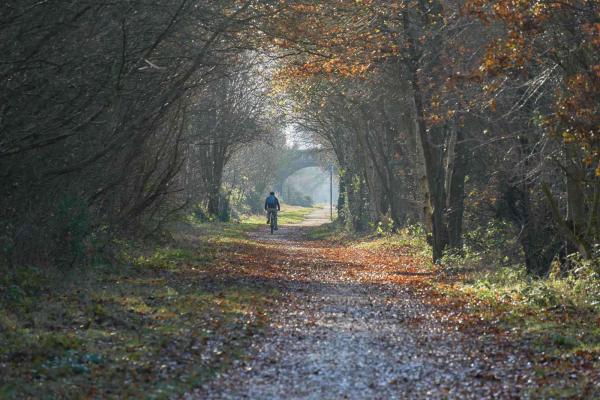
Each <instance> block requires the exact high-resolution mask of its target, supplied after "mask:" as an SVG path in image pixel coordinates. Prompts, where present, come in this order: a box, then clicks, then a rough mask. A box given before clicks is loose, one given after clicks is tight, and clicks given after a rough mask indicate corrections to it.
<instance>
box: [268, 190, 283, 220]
mask: <svg viewBox="0 0 600 400" xmlns="http://www.w3.org/2000/svg"><path fill="white" fill-rule="evenodd" d="M280 210H281V206H280V205H279V199H277V197H275V192H271V193H270V194H269V196H268V197H267V198H266V200H265V211H266V212H267V225H269V224H270V223H271V217H273V218H275V224H277V211H280ZM275 229H277V225H275Z"/></svg>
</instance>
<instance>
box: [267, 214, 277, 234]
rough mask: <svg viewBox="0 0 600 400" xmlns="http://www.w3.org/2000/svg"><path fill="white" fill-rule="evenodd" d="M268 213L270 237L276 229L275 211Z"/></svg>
mask: <svg viewBox="0 0 600 400" xmlns="http://www.w3.org/2000/svg"><path fill="white" fill-rule="evenodd" d="M267 212H268V213H269V227H270V228H271V235H272V234H273V232H274V231H276V230H277V229H278V227H277V210H268V211H267Z"/></svg>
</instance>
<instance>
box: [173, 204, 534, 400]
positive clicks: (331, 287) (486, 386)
mask: <svg viewBox="0 0 600 400" xmlns="http://www.w3.org/2000/svg"><path fill="white" fill-rule="evenodd" d="M326 211H327V210H320V211H318V212H315V213H314V214H313V215H312V216H311V217H310V218H308V219H307V221H305V222H304V223H303V224H301V225H297V226H285V227H281V229H280V231H279V232H278V234H276V235H273V237H271V235H268V234H267V231H266V229H265V231H264V232H262V231H261V232H256V233H254V234H253V235H252V237H253V239H255V240H256V242H257V246H258V247H259V249H257V250H256V251H255V252H253V253H252V254H246V255H245V257H249V258H256V257H259V258H260V257H262V258H263V260H262V262H263V263H264V265H265V268H264V270H261V271H256V270H254V269H251V268H248V269H247V270H244V273H246V274H248V275H251V276H253V277H257V276H259V275H260V277H261V279H265V280H268V282H270V283H269V284H273V285H274V286H276V287H277V288H278V290H279V291H280V292H281V293H282V296H281V301H280V303H279V304H278V305H277V310H276V311H275V315H273V316H272V319H271V323H270V326H269V328H268V330H267V334H266V335H264V336H263V337H260V338H258V339H257V341H256V342H255V343H254V345H253V347H252V350H251V352H250V354H249V355H248V357H246V358H245V359H244V360H241V361H239V362H237V363H236V364H235V365H234V366H233V367H232V368H230V369H229V370H228V371H225V372H224V373H222V374H220V375H218V376H217V377H216V379H214V380H213V381H212V382H211V383H210V384H208V385H206V386H204V387H201V388H199V389H197V390H196V391H195V392H193V393H189V394H188V395H186V396H185V398H187V399H405V398H418V399H420V398H423V399H425V398H427V399H431V398H440V399H441V398H456V399H465V398H473V399H480V398H521V397H523V392H522V390H523V387H524V386H526V385H527V381H528V379H529V378H528V376H527V375H529V373H528V369H527V366H526V365H527V361H526V360H525V358H524V357H523V356H519V355H517V354H511V353H510V352H507V351H506V350H505V349H502V348H499V347H498V345H497V344H496V343H495V342H491V341H486V340H483V339H482V340H472V338H469V337H465V336H464V335H463V334H462V333H460V332H458V331H450V330H448V328H447V326H443V325H442V323H441V322H440V321H439V320H438V318H437V317H436V316H435V315H436V313H435V312H432V310H431V309H430V306H427V305H425V304H424V302H423V301H421V300H420V299H419V296H418V295H416V294H415V291H414V288H413V287H411V286H410V285H399V284H397V283H391V282H389V280H388V279H387V277H392V276H396V275H398V274H406V275H411V274H418V272H414V271H413V270H411V269H408V268H406V267H405V266H404V265H402V260H401V259H398V260H392V262H388V261H389V260H378V261H377V263H375V264H374V263H373V262H372V261H366V260H367V259H366V258H365V255H364V254H362V253H360V252H359V251H356V252H354V250H349V249H340V248H336V247H335V246H332V245H331V244H326V243H323V242H311V241H307V240H305V239H304V238H303V233H304V232H305V231H306V229H307V228H306V227H307V226H314V225H318V224H320V223H323V222H325V221H326V220H327V217H328V216H327V213H326ZM267 256H268V257H267ZM241 262H242V264H243V259H242V261H241ZM379 263H381V264H379ZM516 366H518V368H517V367H516ZM524 371H525V372H524Z"/></svg>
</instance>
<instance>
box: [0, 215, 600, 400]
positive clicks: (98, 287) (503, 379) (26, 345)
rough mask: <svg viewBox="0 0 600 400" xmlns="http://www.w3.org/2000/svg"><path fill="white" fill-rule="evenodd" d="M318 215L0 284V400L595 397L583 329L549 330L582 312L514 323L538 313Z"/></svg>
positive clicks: (594, 373) (412, 251)
mask: <svg viewBox="0 0 600 400" xmlns="http://www.w3.org/2000/svg"><path fill="white" fill-rule="evenodd" d="M309 213H310V214H309ZM327 221H328V213H327V210H323V209H318V210H310V209H293V210H291V212H290V213H289V215H288V216H286V212H285V210H284V212H282V213H281V216H280V223H281V228H280V230H279V231H277V232H276V234H275V235H270V234H269V232H268V229H267V225H266V224H265V221H262V220H261V219H260V218H256V219H254V220H252V221H250V222H251V223H245V224H199V225H194V224H183V225H182V226H179V227H178V228H177V234H176V237H175V239H174V242H173V243H172V244H170V245H169V246H164V247H160V248H150V249H135V248H131V256H130V263H129V264H128V265H121V266H118V268H117V267H114V266H113V267H108V266H95V267H93V268H91V270H90V272H89V273H81V272H75V275H76V276H75V277H71V278H65V277H61V279H59V281H60V282H62V283H61V284H58V283H56V281H53V282H54V283H53V284H52V285H51V286H50V285H49V284H48V281H47V279H48V277H47V276H45V275H43V274H40V273H38V272H36V271H35V270H33V271H32V270H24V271H25V272H26V275H24V276H23V277H21V281H22V283H21V284H20V286H18V285H15V284H14V282H13V283H9V282H2V280H1V279H0V292H2V293H4V296H3V299H4V300H3V301H2V303H0V306H1V307H0V398H19V399H21V398H177V397H179V396H181V395H183V397H184V398H185V399H190V400H191V399H205V398H206V399H238V398H247V399H343V398H347V399H367V398H372V399H395V398H397V399H404V398H416V399H418V398H428V399H432V398H456V399H468V398H477V399H480V398H543V399H551V398H552V399H554V398H557V399H558V398H589V399H593V398H599V397H600V386H599V382H600V362H599V361H598V360H599V358H598V355H599V354H600V352H599V351H598V346H597V343H598V342H597V339H598V335H597V334H598V331H597V330H596V331H593V332H592V330H591V329H592V328H589V327H588V325H585V326H586V328H585V329H587V332H588V333H589V332H592V333H591V334H592V335H596V336H594V337H595V338H596V339H594V340H596V342H593V340H591V339H590V340H588V341H587V342H586V343H596V347H595V348H594V347H590V346H588V348H585V349H580V348H578V347H575V346H574V345H570V344H569V343H570V342H569V340H567V339H568V337H567V338H565V337H564V336H559V337H558V339H557V337H556V334H557V332H562V331H560V330H557V328H556V326H557V324H558V323H560V324H563V325H565V326H573V327H575V328H573V329H579V328H581V327H583V326H584V325H582V324H591V325H590V326H592V327H596V328H597V327H598V325H599V324H600V319H598V320H595V319H594V318H597V316H596V317H593V318H590V317H589V316H581V317H580V318H579V319H577V318H575V317H574V316H573V314H564V313H561V314H558V313H559V312H560V310H558V311H557V310H555V311H554V312H555V313H557V315H556V318H554V317H553V316H552V315H550V316H548V315H549V314H548V311H547V310H546V311H545V312H544V313H543V321H542V322H543V323H544V324H545V325H544V326H545V327H546V328H545V330H543V331H542V332H538V333H536V334H535V335H531V334H524V333H523V332H525V331H524V330H523V329H522V328H523V326H524V325H526V324H527V323H529V322H531V321H533V320H535V321H536V323H537V322H539V321H541V318H542V317H539V318H538V317H535V315H533V314H534V313H533V312H532V311H531V310H530V309H527V310H525V311H523V310H521V311H519V312H516V308H515V307H513V306H511V305H499V303H498V302H497V301H494V302H492V301H490V302H488V301H482V300H481V298H478V297H476V296H470V295H467V294H465V293H462V292H460V293H459V292H457V291H453V290H451V288H452V282H449V281H448V280H447V279H442V278H440V277H439V274H438V271H436V270H435V269H433V268H432V266H431V264H430V263H429V261H428V259H429V254H428V253H427V246H426V244H425V243H420V242H419V241H418V240H417V239H416V238H415V237H414V236H410V235H409V236H398V237H394V238H392V239H390V238H385V237H384V238H377V237H371V238H358V239H357V238H354V239H349V238H347V237H344V238H340V237H336V236H335V234H333V232H334V230H331V229H330V227H329V226H328V225H324V224H325V223H326V222H327ZM7 299H8V300H7ZM565 315H566V316H567V317H568V318H570V320H577V324H575V325H573V324H571V322H569V321H570V320H569V321H566V320H565ZM568 318H567V319H568ZM584 320H585V321H584ZM528 321H529V322H528ZM556 321H559V322H556ZM564 321H566V322H564ZM563 322H564V323H563ZM551 323H552V324H551ZM569 324H571V325H569ZM536 326H539V324H538V325H536ZM547 327H551V328H547ZM582 329H583V328H582ZM528 332H529V331H528ZM564 346H567V348H565V347H564ZM567 350H568V351H567Z"/></svg>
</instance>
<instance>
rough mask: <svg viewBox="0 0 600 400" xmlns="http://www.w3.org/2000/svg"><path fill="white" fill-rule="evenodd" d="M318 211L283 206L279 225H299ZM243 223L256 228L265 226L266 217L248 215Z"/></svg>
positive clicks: (278, 218)
mask: <svg viewBox="0 0 600 400" xmlns="http://www.w3.org/2000/svg"><path fill="white" fill-rule="evenodd" d="M317 209H318V208H317V207H299V206H290V205H287V204H282V205H281V211H280V212H279V213H278V215H277V223H278V224H281V225H287V224H298V223H300V222H302V221H304V220H305V219H306V217H307V216H308V215H309V214H310V213H312V212H313V211H315V210H317ZM242 222H243V223H244V224H249V225H255V226H256V225H264V224H265V223H266V215H248V216H245V217H243V218H242Z"/></svg>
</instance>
